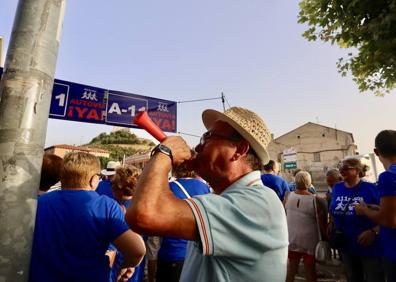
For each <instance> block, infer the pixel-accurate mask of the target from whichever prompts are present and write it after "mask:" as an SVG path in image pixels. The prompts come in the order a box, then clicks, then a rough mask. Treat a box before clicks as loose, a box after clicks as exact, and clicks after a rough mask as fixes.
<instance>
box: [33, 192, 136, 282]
mask: <svg viewBox="0 0 396 282" xmlns="http://www.w3.org/2000/svg"><path fill="white" fill-rule="evenodd" d="M128 229H129V228H128V226H127V224H126V223H125V220H124V214H123V212H122V210H121V208H120V206H119V205H118V204H117V202H116V201H114V200H112V199H109V198H108V197H105V196H99V195H98V194H97V193H96V192H95V191H85V190H58V191H53V192H51V193H46V194H45V195H42V196H41V197H40V198H39V199H38V204H37V214H36V225H35V229H34V238H33V248H32V257H31V262H30V280H29V281H32V282H33V281H40V282H41V281H106V282H107V281H108V279H109V275H110V268H109V259H108V257H107V256H106V255H105V252H106V250H107V248H108V246H109V244H110V242H113V241H114V240H115V239H116V238H117V237H119V236H120V235H121V234H123V233H124V232H126V231H127V230H128Z"/></svg>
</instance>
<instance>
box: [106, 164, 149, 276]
mask: <svg viewBox="0 0 396 282" xmlns="http://www.w3.org/2000/svg"><path fill="white" fill-rule="evenodd" d="M141 173H142V171H141V169H139V168H137V167H135V166H132V165H126V166H119V167H117V168H116V172H115V175H114V177H113V179H112V181H111V190H112V195H113V197H114V200H116V201H117V202H118V204H119V205H120V206H121V209H122V211H123V212H124V213H125V212H126V209H127V208H128V206H129V205H130V204H131V203H132V198H133V195H134V193H135V188H136V184H137V182H138V179H139V176H140V174H141ZM108 254H109V255H110V257H113V256H115V257H114V263H113V266H112V275H111V278H110V281H130V282H132V281H133V282H138V281H142V280H143V270H144V260H143V261H142V262H141V264H140V265H139V266H137V267H136V268H135V269H133V268H121V265H122V263H123V256H122V254H121V253H120V252H118V251H117V250H116V249H115V248H110V252H109V253H108Z"/></svg>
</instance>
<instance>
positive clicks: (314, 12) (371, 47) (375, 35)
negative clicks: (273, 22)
mask: <svg viewBox="0 0 396 282" xmlns="http://www.w3.org/2000/svg"><path fill="white" fill-rule="evenodd" d="M298 22H299V23H306V24H308V29H307V30H306V31H305V32H304V34H303V36H304V37H305V38H306V39H308V40H310V41H314V40H317V39H320V40H322V41H325V42H330V43H331V44H334V43H336V44H338V45H339V46H340V47H341V48H351V53H348V55H347V56H346V58H340V59H339V60H338V62H337V67H338V71H339V72H340V73H341V74H342V76H345V75H346V74H347V73H348V72H351V73H352V75H353V79H354V81H355V82H356V84H357V85H358V88H359V90H360V91H361V92H363V91H372V92H373V93H374V94H375V95H378V96H382V95H384V94H385V93H389V91H390V90H392V89H394V88H395V87H396V0H302V1H301V2H300V13H299V18H298Z"/></svg>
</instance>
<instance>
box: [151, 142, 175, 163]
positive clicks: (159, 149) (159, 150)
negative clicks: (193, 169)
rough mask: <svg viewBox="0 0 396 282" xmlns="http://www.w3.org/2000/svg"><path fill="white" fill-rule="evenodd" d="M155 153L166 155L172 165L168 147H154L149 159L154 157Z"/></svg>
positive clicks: (160, 145) (161, 145) (159, 145)
mask: <svg viewBox="0 0 396 282" xmlns="http://www.w3.org/2000/svg"><path fill="white" fill-rule="evenodd" d="M157 153H162V154H165V155H167V156H168V157H169V158H170V159H171V162H172V164H173V156H172V150H171V149H170V148H169V147H168V146H165V145H163V144H158V145H157V146H155V147H154V149H153V150H152V151H151V155H150V157H152V156H154V155H155V154H157Z"/></svg>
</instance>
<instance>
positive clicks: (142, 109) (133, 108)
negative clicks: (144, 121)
mask: <svg viewBox="0 0 396 282" xmlns="http://www.w3.org/2000/svg"><path fill="white" fill-rule="evenodd" d="M128 110H130V111H131V117H134V116H135V114H136V106H135V105H132V106H130V107H129V108H128ZM145 110H146V107H141V108H139V109H138V111H139V112H144V111H145Z"/></svg>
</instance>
